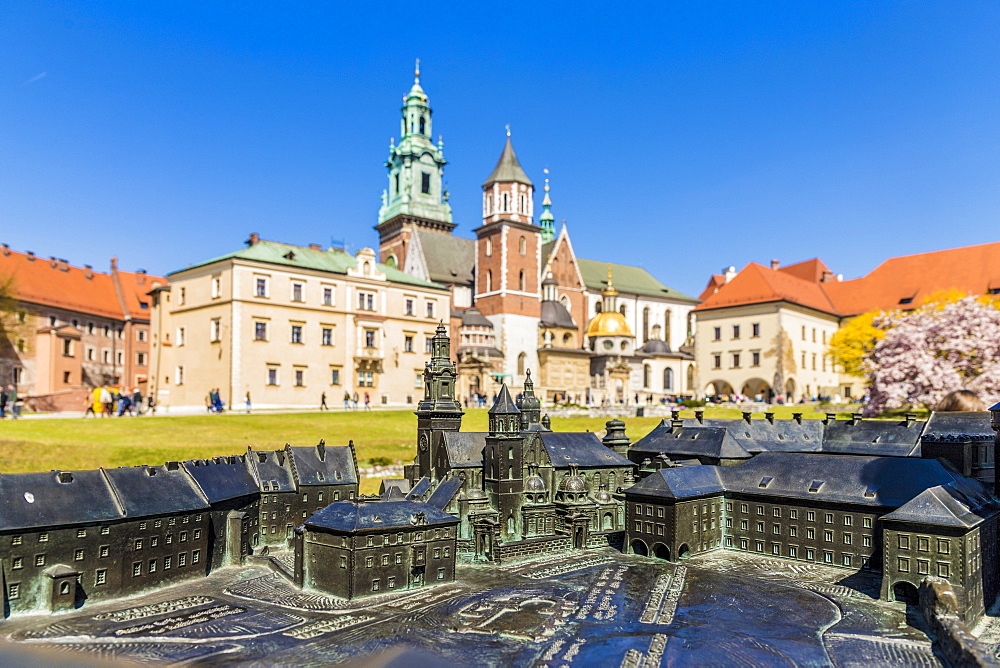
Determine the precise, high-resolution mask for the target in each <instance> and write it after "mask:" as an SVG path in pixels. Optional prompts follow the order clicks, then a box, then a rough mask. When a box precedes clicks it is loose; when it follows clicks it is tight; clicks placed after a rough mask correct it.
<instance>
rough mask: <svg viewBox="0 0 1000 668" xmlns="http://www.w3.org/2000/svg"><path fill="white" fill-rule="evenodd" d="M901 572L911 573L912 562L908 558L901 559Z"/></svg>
mask: <svg viewBox="0 0 1000 668" xmlns="http://www.w3.org/2000/svg"><path fill="white" fill-rule="evenodd" d="M899 572H900V573H909V572H910V560H909V558H908V557H900V558H899Z"/></svg>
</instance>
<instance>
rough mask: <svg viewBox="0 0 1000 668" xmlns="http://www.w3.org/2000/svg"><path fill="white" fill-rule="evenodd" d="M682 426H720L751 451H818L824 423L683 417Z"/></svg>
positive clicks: (742, 446) (754, 452) (818, 421)
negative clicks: (684, 418) (700, 419)
mask: <svg viewBox="0 0 1000 668" xmlns="http://www.w3.org/2000/svg"><path fill="white" fill-rule="evenodd" d="M683 425H684V428H685V429H688V428H692V429H697V428H698V427H721V428H723V429H725V430H726V431H727V432H729V435H730V436H731V437H732V439H733V440H734V441H735V442H736V443H737V445H739V446H740V447H741V448H743V449H744V450H746V451H747V452H749V453H750V454H756V453H758V452H818V451H819V450H820V448H821V447H822V441H823V422H822V421H820V420H803V421H802V422H801V423H799V422H798V421H797V420H774V421H773V422H772V421H771V420H767V419H764V420H751V421H750V422H747V421H746V420H740V419H721V418H717V419H707V420H703V421H698V420H697V419H686V420H684V421H683Z"/></svg>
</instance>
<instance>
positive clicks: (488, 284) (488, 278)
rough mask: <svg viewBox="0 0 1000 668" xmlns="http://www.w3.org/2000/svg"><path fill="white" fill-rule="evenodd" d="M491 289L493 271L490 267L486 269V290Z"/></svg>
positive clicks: (489, 290)
mask: <svg viewBox="0 0 1000 668" xmlns="http://www.w3.org/2000/svg"><path fill="white" fill-rule="evenodd" d="M492 291H493V271H492V270H491V269H487V270H486V292H492Z"/></svg>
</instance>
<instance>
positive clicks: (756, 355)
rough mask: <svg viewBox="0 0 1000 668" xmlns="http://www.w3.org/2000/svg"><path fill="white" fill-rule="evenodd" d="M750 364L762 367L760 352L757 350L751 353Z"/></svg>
mask: <svg viewBox="0 0 1000 668" xmlns="http://www.w3.org/2000/svg"><path fill="white" fill-rule="evenodd" d="M750 363H751V366H760V351H759V350H755V351H753V352H752V353H750Z"/></svg>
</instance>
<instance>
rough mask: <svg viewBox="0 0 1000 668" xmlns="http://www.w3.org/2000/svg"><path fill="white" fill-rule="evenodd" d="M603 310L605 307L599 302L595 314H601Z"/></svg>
mask: <svg viewBox="0 0 1000 668" xmlns="http://www.w3.org/2000/svg"><path fill="white" fill-rule="evenodd" d="M603 309H604V306H603V305H602V304H601V302H597V303H596V304H594V313H600V312H601V311H602V310H603Z"/></svg>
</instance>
